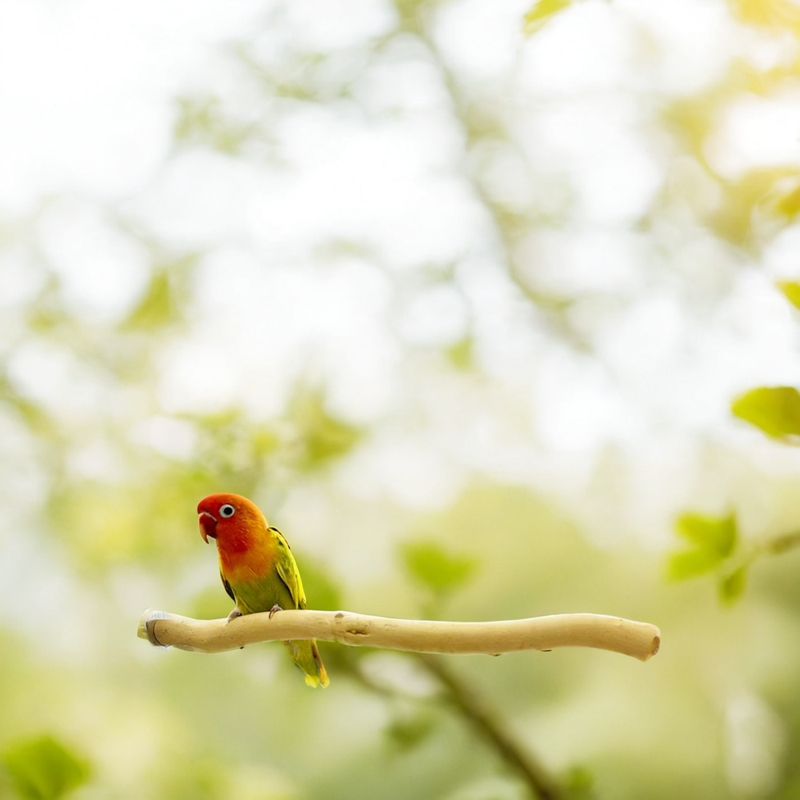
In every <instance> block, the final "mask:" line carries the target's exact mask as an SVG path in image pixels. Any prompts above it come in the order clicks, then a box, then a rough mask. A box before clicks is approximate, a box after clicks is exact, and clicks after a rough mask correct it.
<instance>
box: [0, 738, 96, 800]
mask: <svg viewBox="0 0 800 800" xmlns="http://www.w3.org/2000/svg"><path fill="white" fill-rule="evenodd" d="M3 763H4V765H5V768H6V770H7V771H8V774H9V775H10V777H11V781H12V783H13V785H14V788H15V790H16V791H17V793H18V795H19V797H21V798H24V800H58V798H60V797H64V796H65V795H67V794H69V793H70V792H71V791H72V790H73V789H77V788H78V787H79V786H81V785H82V784H84V783H85V782H86V781H87V780H88V779H89V777H90V770H89V766H88V763H87V761H86V760H85V759H84V758H81V757H78V756H76V755H75V754H74V753H73V752H72V751H71V750H69V749H68V748H67V747H65V746H64V745H63V744H62V743H61V742H59V741H58V740H57V739H54V738H53V737H52V736H39V737H37V738H35V739H29V740H23V741H17V742H13V743H12V744H11V745H10V746H9V747H7V748H6V750H5V752H4V753H3Z"/></svg>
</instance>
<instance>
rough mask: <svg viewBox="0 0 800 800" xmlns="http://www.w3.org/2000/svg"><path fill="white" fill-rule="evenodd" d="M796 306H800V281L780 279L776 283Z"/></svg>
mask: <svg viewBox="0 0 800 800" xmlns="http://www.w3.org/2000/svg"><path fill="white" fill-rule="evenodd" d="M775 285H776V286H777V287H778V288H779V289H780V290H781V291H782V292H783V293H784V295H785V296H786V299H787V300H788V301H789V302H790V303H791V304H792V305H793V306H794V307H795V308H800V283H797V282H795V281H778V282H777V283H776V284H775Z"/></svg>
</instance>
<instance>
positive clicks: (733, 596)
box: [719, 566, 747, 603]
mask: <svg viewBox="0 0 800 800" xmlns="http://www.w3.org/2000/svg"><path fill="white" fill-rule="evenodd" d="M746 582H747V567H746V566H742V567H739V568H738V569H735V570H734V571H733V572H730V573H728V574H727V575H725V576H724V577H723V578H722V579H721V580H720V582H719V597H720V600H722V602H723V603H735V602H736V601H737V600H738V599H739V598H740V597H741V596H742V594H743V593H744V587H745V584H746Z"/></svg>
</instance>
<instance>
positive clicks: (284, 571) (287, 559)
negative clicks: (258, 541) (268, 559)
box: [270, 528, 306, 608]
mask: <svg viewBox="0 0 800 800" xmlns="http://www.w3.org/2000/svg"><path fill="white" fill-rule="evenodd" d="M270 532H271V533H272V534H274V536H275V540H276V542H277V544H278V555H277V557H276V559H275V569H276V570H277V572H278V577H279V578H280V579H281V580H282V581H283V582H284V583H285V584H286V588H287V589H288V590H289V594H290V595H291V596H292V602H293V603H294V607H295V608H305V607H306V593H305V592H304V591H303V581H302V580H301V579H300V571H299V570H298V569H297V562H296V561H295V560H294V556H293V555H292V549H291V547H289V542H287V541H286V538H285V537H284V535H283V534H282V533H281V532H280V531H279V530H278V529H277V528H270Z"/></svg>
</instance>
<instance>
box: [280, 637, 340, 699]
mask: <svg viewBox="0 0 800 800" xmlns="http://www.w3.org/2000/svg"><path fill="white" fill-rule="evenodd" d="M284 644H285V645H286V649H287V650H288V651H289V655H290V656H291V658H292V661H294V663H295V664H297V666H298V667H299V668H300V670H301V671H302V672H303V674H304V675H305V679H306V683H307V684H308V685H309V686H311V687H312V688H314V689H316V688H317V687H318V686H322V687H323V688H325V687H326V686H327V685H328V684H329V683H330V680H329V679H328V673H327V672H326V670H325V665H324V664H323V663H322V659H321V658H320V655H319V650H318V649H317V643H316V642H315V641H313V640H311V639H303V640H301V641H289V642H284Z"/></svg>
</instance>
